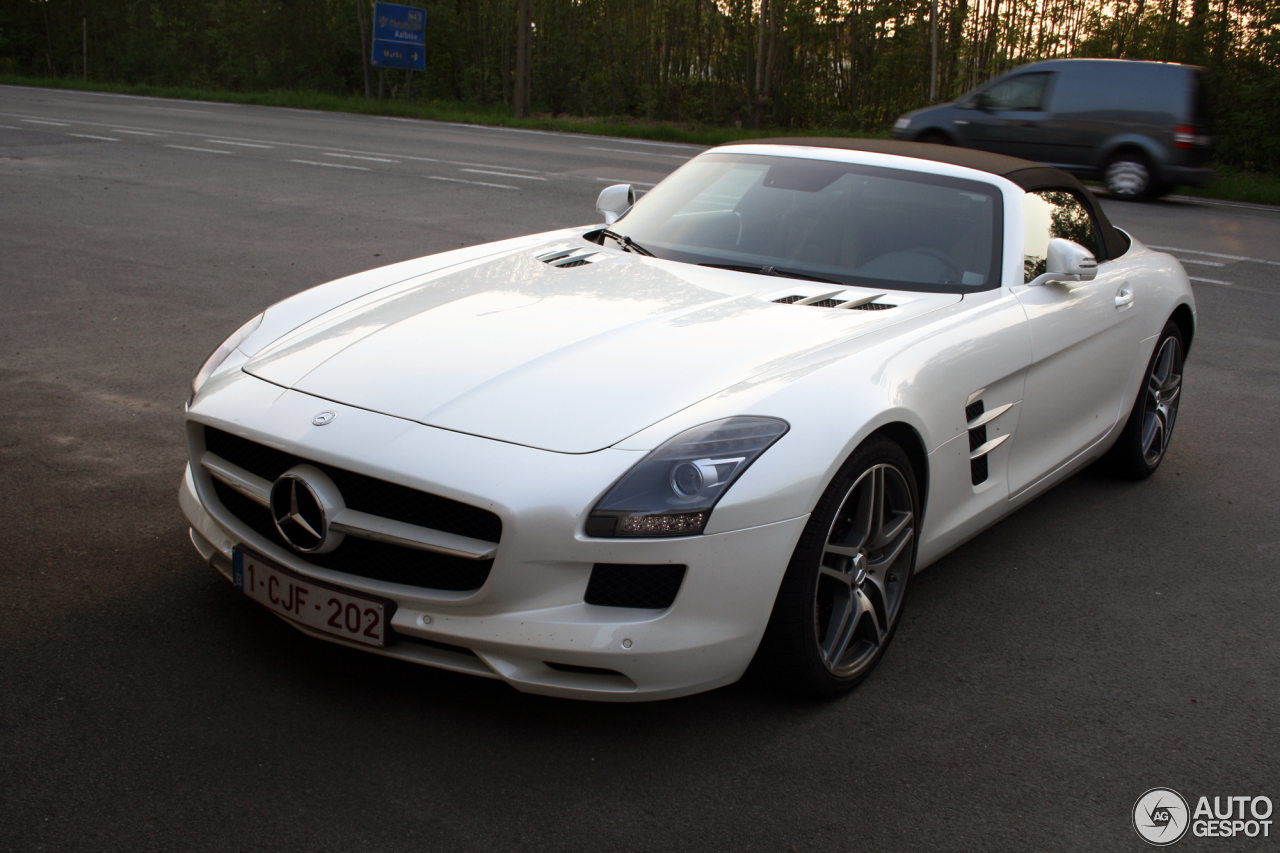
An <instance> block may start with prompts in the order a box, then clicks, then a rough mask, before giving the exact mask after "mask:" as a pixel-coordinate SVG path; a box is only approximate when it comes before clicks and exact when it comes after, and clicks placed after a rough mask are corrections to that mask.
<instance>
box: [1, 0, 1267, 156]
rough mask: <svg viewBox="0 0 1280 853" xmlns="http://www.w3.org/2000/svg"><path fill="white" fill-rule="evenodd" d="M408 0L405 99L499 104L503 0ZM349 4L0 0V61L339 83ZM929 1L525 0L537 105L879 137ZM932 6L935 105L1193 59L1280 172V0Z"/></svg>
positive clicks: (605, 119)
mask: <svg viewBox="0 0 1280 853" xmlns="http://www.w3.org/2000/svg"><path fill="white" fill-rule="evenodd" d="M407 1H408V2H410V3H413V4H414V5H419V6H422V7H424V8H426V9H427V13H428V57H429V61H428V66H427V70H426V71H425V72H423V73H420V74H417V75H415V76H414V79H413V83H412V87H411V92H412V96H413V99H414V102H415V104H419V105H430V104H431V103H432V102H441V101H447V102H454V103H462V104H473V105H476V106H475V107H469V108H468V109H480V110H482V111H485V112H486V113H492V115H493V116H494V117H502V116H503V115H508V116H509V115H510V113H509V111H506V112H504V105H506V104H509V103H510V100H511V96H512V71H513V68H514V64H515V62H514V53H515V44H516V32H515V27H516V2H517V0H407ZM356 3H366V4H368V3H369V0H306V2H302V0H253V2H250V0H92V2H91V0H14V2H11V3H7V4H4V5H3V6H2V7H0V72H10V73H17V74H22V75H42V76H56V77H63V78H74V79H79V78H81V77H82V76H84V68H83V64H82V49H83V44H82V38H83V30H82V28H84V27H87V31H88V43H89V50H88V66H89V67H88V78H89V80H90V81H104V82H105V81H112V82H119V83H127V84H134V85H150V86H178V87H184V86H185V87H196V88H202V89H212V90H218V91H225V92H231V93H239V94H246V95H247V94H249V93H264V92H272V91H275V92H281V91H294V92H299V93H301V92H316V93H323V94H326V95H331V96H343V97H346V96H351V95H355V94H357V93H360V92H363V87H364V78H363V70H362V67H361V36H360V30H359V25H358V22H357V16H356V7H355V4H356ZM932 8H933V0H533V19H534V27H535V29H534V35H533V81H532V90H533V100H534V108H535V111H542V112H544V113H546V112H549V113H552V114H554V115H571V116H584V117H598V118H596V121H597V122H601V123H606V124H609V123H611V122H623V123H620V124H618V127H628V126H630V125H628V124H626V123H625V120H640V121H649V122H673V123H675V127H674V128H673V130H680V131H682V132H684V131H687V132H691V133H693V132H698V131H699V130H700V129H703V128H708V127H720V128H734V129H736V128H741V127H745V128H748V129H753V128H765V127H773V128H780V129H784V130H785V129H792V130H800V129H803V128H812V127H822V128H831V129H837V130H843V131H845V132H882V131H883V130H884V128H886V127H887V126H888V124H889V123H891V122H892V121H893V120H894V119H895V118H897V117H898V116H899V115H900V114H901V113H903V112H906V111H908V110H910V109H914V108H917V107H920V106H923V105H925V104H926V103H927V102H928V101H929V96H930V90H931V83H934V82H935V81H934V79H933V72H932V65H933V63H932V56H931V44H932V40H931V25H932V23H933V20H932V14H933V13H932V11H931V10H932ZM366 17H367V18H370V19H371V17H372V9H371V5H370V6H369V7H368V9H367V13H366ZM936 17H937V20H936V24H937V31H938V36H937V43H938V57H937V76H936V88H937V99H939V100H949V99H952V98H954V97H957V96H959V95H960V94H961V93H963V92H964V91H966V90H967V89H969V88H971V87H972V86H974V85H977V84H978V83H981V82H983V81H984V80H986V79H988V78H990V77H991V76H993V75H995V74H998V73H1000V72H1003V71H1005V70H1008V69H1010V68H1013V67H1015V66H1017V65H1020V64H1023V63H1026V62H1029V61H1032V60H1035V59H1040V58H1049V57H1061V56H1111V57H1123V58H1133V59H1153V60H1163V61H1177V62H1192V63H1197V64H1202V65H1206V66H1207V67H1209V68H1210V69H1211V71H1212V72H1213V77H1214V79H1215V81H1216V102H1217V129H1216V132H1217V134H1218V136H1219V138H1220V145H1219V148H1218V157H1219V160H1220V161H1221V162H1222V163H1225V164H1228V165H1231V166H1234V167H1236V168H1239V169H1245V170H1253V171H1268V172H1272V173H1280V134H1277V132H1276V129H1277V128H1280V0H1107V2H1106V3H1103V2H1102V0H937V13H936ZM372 73H373V74H375V81H376V80H378V79H379V78H378V77H377V76H376V75H378V72H376V71H375V72H372ZM381 81H382V83H383V84H384V85H383V86H382V90H383V92H384V96H385V97H387V98H403V97H404V96H405V94H406V91H405V82H406V76H405V74H404V73H403V72H396V71H390V72H385V73H384V74H383V75H382V76H381ZM377 88H378V86H377V83H376V82H375V90H376V89H377ZM388 106H389V105H388ZM384 111H385V110H384ZM611 126H612V125H611ZM667 126H668V125H665V124H664V125H655V126H654V127H667ZM614 132H616V129H614Z"/></svg>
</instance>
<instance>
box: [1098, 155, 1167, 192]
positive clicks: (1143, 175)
mask: <svg viewBox="0 0 1280 853" xmlns="http://www.w3.org/2000/svg"><path fill="white" fill-rule="evenodd" d="M1103 177H1104V180H1105V181H1106V184H1107V189H1108V190H1109V191H1110V192H1111V194H1112V195H1113V196H1115V197H1116V198H1120V199H1125V200H1127V201H1141V200H1144V199H1148V198H1150V197H1151V196H1152V194H1153V192H1154V190H1155V187H1156V182H1155V181H1154V180H1152V177H1151V164H1150V162H1149V161H1148V160H1147V158H1146V156H1145V155H1143V154H1140V153H1139V152H1137V151H1121V152H1120V153H1119V154H1117V155H1115V156H1114V157H1112V158H1111V161H1110V162H1109V163H1107V169H1106V172H1105V173H1104V176H1103Z"/></svg>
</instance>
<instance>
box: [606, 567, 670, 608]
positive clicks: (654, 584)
mask: <svg viewBox="0 0 1280 853" xmlns="http://www.w3.org/2000/svg"><path fill="white" fill-rule="evenodd" d="M687 568H688V567H687V566H680V565H671V564H670V563H662V564H659V565H628V564H625V563H596V564H595V566H593V567H592V569H591V580H590V581H588V582H587V594H586V596H585V598H584V600H585V601H586V603H587V604H598V605H600V606H601V607H635V608H638V609H641V610H666V609H667V608H668V607H670V606H671V604H672V602H674V601H675V600H676V593H678V592H679V591H680V584H681V583H683V582H684V574H685V571H686V570H687Z"/></svg>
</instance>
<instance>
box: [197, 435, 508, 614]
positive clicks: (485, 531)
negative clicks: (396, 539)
mask: <svg viewBox="0 0 1280 853" xmlns="http://www.w3.org/2000/svg"><path fill="white" fill-rule="evenodd" d="M205 448H206V449H208V450H209V452H211V453H213V454H216V455H217V456H220V457H222V458H223V459H225V460H226V461H228V462H230V463H231V464H233V465H237V466H239V467H240V468H243V469H244V470H246V471H249V472H251V473H253V474H256V475H258V476H259V477H262V478H263V479H265V480H270V481H274V480H275V479H276V478H277V477H279V476H280V475H281V474H283V473H284V472H285V471H287V470H289V469H290V468H292V467H293V466H294V465H297V464H300V463H303V462H306V463H307V464H309V465H314V466H315V467H316V468H319V469H320V470H321V471H323V472H324V473H325V474H326V475H327V476H328V477H329V478H330V479H331V480H333V482H334V485H336V486H337V487H338V489H339V490H340V491H341V492H342V497H343V502H344V503H345V504H346V505H347V507H349V508H351V509H354V510H359V511H360V512H366V513H369V514H370V515H376V516H381V517H383V518H390V519H394V520H396V521H403V522H405V523H407V524H416V525H418V526H419V527H427V528H432V529H435V530H443V531H446V532H448V533H455V534H457V535H459V536H469V537H471V538H473V539H481V540H483V541H485V542H498V541H499V540H500V539H501V538H502V520H501V519H499V518H498V516H496V515H495V514H493V513H492V512H489V511H488V510H484V509H480V508H479V507H473V506H470V505H468V504H464V503H460V502H458V501H455V500H451V499H449V498H443V497H440V496H439V495H431V494H427V493H426V492H419V491H417V490H416V489H410V488H408V487H406V486H400V485H397V484H395V483H388V482H385V481H383V480H378V479H375V478H373V477H368V476H365V475H363V474H357V473H355V472H352V471H346V470H344V469H342V468H334V467H332V466H329V465H322V464H319V463H316V462H312V461H310V460H306V459H302V458H300V457H297V456H294V455H292V454H289V453H285V452H283V451H280V450H275V449H273V448H270V447H266V446H264V445H261V444H258V443H256V442H252V441H249V440H247V439H243V438H240V437H238V436H234V435H231V434H230V433H227V432H223V431H222V430H218V429H213V428H212V427H206V428H205ZM213 486H214V492H215V494H216V495H217V498H218V500H219V501H220V502H221V503H222V505H223V507H225V508H226V510H227V512H229V513H231V514H232V515H233V516H235V517H236V518H238V519H239V520H240V521H241V522H243V523H244V524H245V525H247V526H248V527H249V528H250V529H252V530H253V531H254V532H255V533H257V534H258V535H259V536H261V537H262V538H264V539H266V540H268V541H270V542H272V543H274V544H276V545H278V546H280V547H281V548H284V549H285V550H290V551H291V550H292V549H291V547H290V546H289V544H288V543H287V542H285V540H284V537H282V536H281V535H280V532H279V531H278V530H276V526H275V524H274V523H273V522H272V520H271V511H270V510H269V509H267V508H266V507H264V506H262V505H261V504H258V503H255V502H254V501H252V500H250V499H248V498H246V497H245V496H243V495H241V494H240V493H239V492H237V491H235V490H234V489H232V488H231V487H230V486H227V485H226V484H224V483H223V482H221V481H220V480H217V479H215V480H214V481H213ZM303 559H305V560H306V561H307V562H309V563H311V564H312V565H316V566H320V567H322V568H326V569H332V570H333V571H337V572H344V573H346V574H349V575H356V576H357V577H364V578H370V579H373V580H381V581H387V582H389V583H398V584H404V585H406V586H416V587H422V588H425V589H439V590H449V591H454V592H462V591H468V590H473V589H479V588H480V587H481V586H483V585H484V582H485V580H486V579H487V578H488V577H489V570H490V569H491V568H492V567H493V560H469V559H467V558H465V557H455V556H451V555H448V554H438V553H435V552H433V551H423V550H420V549H418V548H406V547H403V546H400V545H391V544H387V543H385V542H375V541H373V540H370V539H360V538H357V537H355V536H350V535H348V536H347V537H346V538H345V539H344V540H343V542H342V544H341V545H339V546H338V547H337V548H335V549H334V550H332V551H330V552H328V553H326V554H306V555H305V556H304V557H303Z"/></svg>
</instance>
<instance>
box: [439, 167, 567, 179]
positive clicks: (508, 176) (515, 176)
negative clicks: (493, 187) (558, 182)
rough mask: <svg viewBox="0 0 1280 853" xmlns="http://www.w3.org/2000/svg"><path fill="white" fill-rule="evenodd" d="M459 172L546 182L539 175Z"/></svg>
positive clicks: (479, 171)
mask: <svg viewBox="0 0 1280 853" xmlns="http://www.w3.org/2000/svg"><path fill="white" fill-rule="evenodd" d="M458 171H459V172H471V173H473V174H476V175H497V176H498V177H499V178H522V179H524V180H526V181H545V180H546V178H539V177H538V176H537V175H513V174H511V173H510V172H490V171H489V170H488V169H459V170H458Z"/></svg>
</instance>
